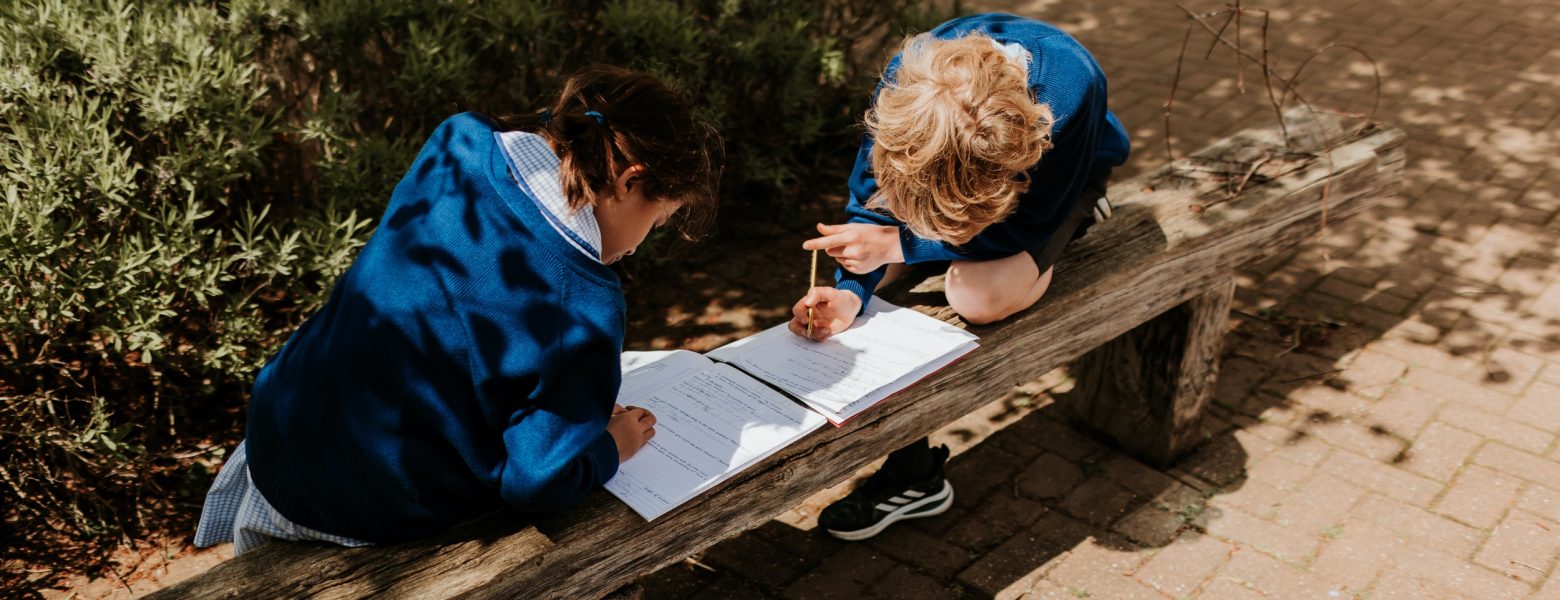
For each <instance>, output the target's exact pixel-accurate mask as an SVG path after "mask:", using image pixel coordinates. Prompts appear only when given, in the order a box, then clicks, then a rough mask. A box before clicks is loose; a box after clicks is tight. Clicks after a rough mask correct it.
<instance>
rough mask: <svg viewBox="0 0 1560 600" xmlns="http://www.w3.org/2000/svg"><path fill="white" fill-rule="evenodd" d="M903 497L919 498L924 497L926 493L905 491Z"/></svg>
mask: <svg viewBox="0 0 1560 600" xmlns="http://www.w3.org/2000/svg"><path fill="white" fill-rule="evenodd" d="M905 495H906V496H909V497H911V498H920V497H921V496H925V495H926V492H918V491H915V490H905Z"/></svg>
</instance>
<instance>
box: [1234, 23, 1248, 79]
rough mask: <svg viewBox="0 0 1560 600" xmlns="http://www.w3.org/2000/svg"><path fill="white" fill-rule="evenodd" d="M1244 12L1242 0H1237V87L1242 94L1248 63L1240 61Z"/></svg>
mask: <svg viewBox="0 0 1560 600" xmlns="http://www.w3.org/2000/svg"><path fill="white" fill-rule="evenodd" d="M1243 12H1245V10H1243V9H1241V7H1240V0H1235V87H1236V89H1238V90H1240V94H1241V95H1242V96H1244V95H1246V63H1243V62H1241V61H1240V14H1241V13H1243Z"/></svg>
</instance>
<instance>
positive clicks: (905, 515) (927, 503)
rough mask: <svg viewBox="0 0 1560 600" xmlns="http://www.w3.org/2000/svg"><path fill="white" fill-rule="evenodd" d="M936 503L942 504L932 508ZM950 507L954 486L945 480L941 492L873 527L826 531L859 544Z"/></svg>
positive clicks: (901, 510) (901, 509)
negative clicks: (894, 525)
mask: <svg viewBox="0 0 1560 600" xmlns="http://www.w3.org/2000/svg"><path fill="white" fill-rule="evenodd" d="M936 502H941V503H942V504H940V505H938V506H931V505H932V504H933V503H936ZM950 506H953V484H951V483H949V482H948V481H947V480H946V479H945V480H943V489H942V491H941V492H938V493H936V494H933V495H931V496H927V497H925V498H922V499H920V500H916V501H915V502H911V503H909V504H906V505H904V506H901V507H899V510H896V511H894V512H891V513H888V515H886V516H884V517H883V520H881V521H878V522H877V523H873V524H872V526H871V527H867V528H864V529H857V530H855V531H835V530H833V529H826V530H825V531H828V532H829V535H832V536H834V537H837V538H839V539H842V540H845V541H848V542H859V541H861V540H864V539H867V538H870V537H872V536H875V535H877V534H879V533H883V530H884V529H887V528H888V526H889V525H893V524H894V523H897V522H899V521H903V520H906V519H919V518H922V517H933V516H937V515H940V514H943V513H945V512H948V507H950ZM927 507H930V508H927ZM922 509H925V510H922Z"/></svg>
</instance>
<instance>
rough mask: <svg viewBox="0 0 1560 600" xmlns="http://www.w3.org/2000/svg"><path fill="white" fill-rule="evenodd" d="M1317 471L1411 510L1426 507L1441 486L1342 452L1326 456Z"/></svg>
mask: <svg viewBox="0 0 1560 600" xmlns="http://www.w3.org/2000/svg"><path fill="white" fill-rule="evenodd" d="M1321 469H1322V471H1323V472H1325V473H1328V474H1330V475H1333V476H1335V477H1338V478H1340V479H1343V480H1345V481H1349V482H1352V483H1354V484H1355V485H1359V486H1361V487H1364V488H1365V489H1367V490H1370V491H1373V492H1376V493H1379V494H1384V495H1386V496H1388V497H1391V498H1396V499H1398V500H1402V501H1404V502H1407V503H1409V504H1412V505H1414V506H1429V505H1430V501H1431V500H1432V499H1433V498H1435V495H1436V493H1438V492H1439V491H1440V490H1441V485H1440V484H1439V483H1436V482H1435V481H1432V480H1430V479H1425V478H1423V477H1420V476H1418V475H1415V474H1413V473H1409V472H1408V471H1404V470H1402V469H1398V468H1395V467H1391V466H1388V465H1384V464H1381V463H1379V462H1376V461H1373V460H1370V459H1368V458H1365V457H1363V456H1360V455H1358V454H1354V453H1352V452H1346V451H1342V450H1337V451H1334V452H1333V453H1332V454H1330V455H1328V457H1327V460H1326V461H1324V462H1323V463H1322V466H1321Z"/></svg>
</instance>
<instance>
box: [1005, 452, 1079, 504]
mask: <svg viewBox="0 0 1560 600" xmlns="http://www.w3.org/2000/svg"><path fill="white" fill-rule="evenodd" d="M1015 477H1016V487H1017V489H1018V492H1019V493H1020V494H1023V495H1024V496H1027V497H1030V498H1036V499H1046V498H1060V497H1062V496H1064V495H1066V494H1067V493H1068V492H1070V491H1072V489H1073V488H1075V487H1077V486H1078V484H1079V483H1080V482H1082V481H1083V472H1082V471H1080V470H1079V469H1078V465H1077V464H1074V463H1073V462H1071V461H1069V460H1067V459H1066V458H1063V457H1062V456H1061V455H1059V454H1054V453H1047V454H1044V455H1041V456H1040V458H1039V459H1036V460H1035V461H1034V462H1032V463H1030V464H1029V465H1028V466H1026V467H1024V470H1022V471H1020V472H1019V473H1018V475H1016V476H1015Z"/></svg>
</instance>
